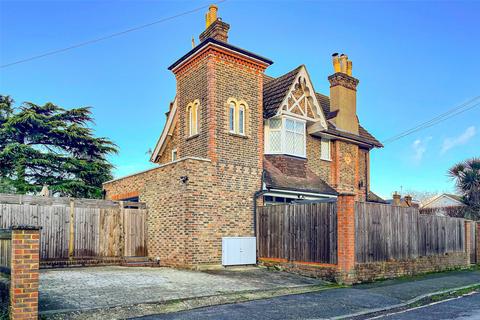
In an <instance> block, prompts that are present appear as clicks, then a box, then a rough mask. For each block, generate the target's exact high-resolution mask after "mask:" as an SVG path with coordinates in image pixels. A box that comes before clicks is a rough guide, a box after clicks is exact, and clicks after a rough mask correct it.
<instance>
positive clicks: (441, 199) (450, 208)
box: [420, 193, 469, 218]
mask: <svg viewBox="0 0 480 320" xmlns="http://www.w3.org/2000/svg"><path fill="white" fill-rule="evenodd" d="M468 211H469V208H468V206H467V205H466V204H465V203H463V201H462V197H461V196H458V195H456V194H449V193H442V194H439V195H436V196H434V197H432V198H430V199H428V200H426V201H425V202H424V203H422V205H421V207H420V212H421V213H425V214H435V215H437V216H449V217H461V218H464V217H465V215H466V214H467V213H468Z"/></svg>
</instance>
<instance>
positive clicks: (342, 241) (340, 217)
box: [337, 193, 356, 284]
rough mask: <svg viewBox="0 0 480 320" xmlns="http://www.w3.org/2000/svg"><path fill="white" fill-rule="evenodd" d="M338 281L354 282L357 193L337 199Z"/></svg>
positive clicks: (341, 195)
mask: <svg viewBox="0 0 480 320" xmlns="http://www.w3.org/2000/svg"><path fill="white" fill-rule="evenodd" d="M337 256H338V261H337V274H338V277H337V281H338V282H340V283H345V284H352V283H354V282H355V281H356V277H355V194H354V193H344V194H340V195H339V196H338V200H337Z"/></svg>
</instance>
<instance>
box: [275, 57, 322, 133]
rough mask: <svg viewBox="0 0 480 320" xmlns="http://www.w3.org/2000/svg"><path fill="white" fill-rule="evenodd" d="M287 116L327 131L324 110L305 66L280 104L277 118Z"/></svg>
mask: <svg viewBox="0 0 480 320" xmlns="http://www.w3.org/2000/svg"><path fill="white" fill-rule="evenodd" d="M282 115H287V116H291V117H295V118H300V119H303V120H306V121H307V123H309V124H315V127H317V128H319V129H323V130H326V129H327V121H326V119H325V115H324V114H323V110H322V108H321V106H320V104H319V103H318V100H317V97H316V96H315V90H314V88H313V85H312V81H311V80H310V76H309V75H308V72H307V69H306V68H305V66H302V68H301V69H300V71H299V72H298V73H297V76H296V78H295V81H294V82H293V84H292V86H291V87H290V89H289V91H288V94H287V95H286V96H285V98H284V100H283V101H282V103H281V104H280V107H279V108H278V111H277V116H282Z"/></svg>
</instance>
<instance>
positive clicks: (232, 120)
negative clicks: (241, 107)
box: [228, 102, 236, 133]
mask: <svg viewBox="0 0 480 320" xmlns="http://www.w3.org/2000/svg"><path fill="white" fill-rule="evenodd" d="M235 109H236V108H235V103H234V102H230V106H229V108H228V129H229V130H230V132H233V133H235V131H236V130H235V122H236V121H235V118H236V117H235V114H236V112H235Z"/></svg>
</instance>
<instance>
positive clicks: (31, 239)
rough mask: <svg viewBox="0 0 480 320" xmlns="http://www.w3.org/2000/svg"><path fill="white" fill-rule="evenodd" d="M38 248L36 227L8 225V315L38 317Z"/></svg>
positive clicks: (13, 316) (18, 317) (38, 240)
mask: <svg viewBox="0 0 480 320" xmlns="http://www.w3.org/2000/svg"><path fill="white" fill-rule="evenodd" d="M39 251H40V233H39V229H38V228H35V227H14V228H12V264H11V274H10V319H38V276H39V271H38V269H39V260H40V257H39V254H40V253H39Z"/></svg>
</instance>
